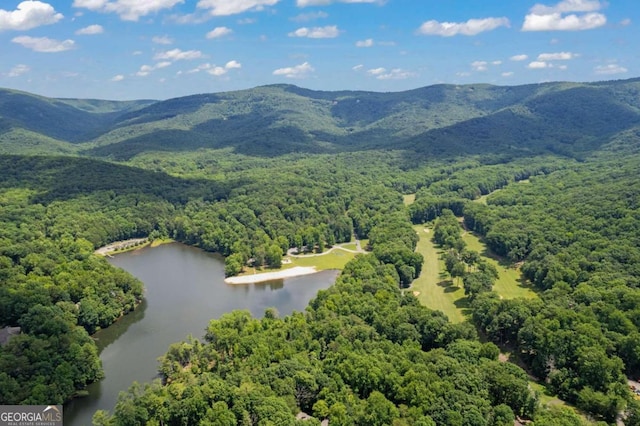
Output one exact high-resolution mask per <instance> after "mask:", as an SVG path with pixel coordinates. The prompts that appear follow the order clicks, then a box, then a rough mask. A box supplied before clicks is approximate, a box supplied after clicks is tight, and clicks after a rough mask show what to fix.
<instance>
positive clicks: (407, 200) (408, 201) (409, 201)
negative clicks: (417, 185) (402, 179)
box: [402, 194, 416, 206]
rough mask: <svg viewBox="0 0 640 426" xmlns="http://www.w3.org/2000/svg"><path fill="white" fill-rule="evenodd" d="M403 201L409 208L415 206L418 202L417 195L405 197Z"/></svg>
mask: <svg viewBox="0 0 640 426" xmlns="http://www.w3.org/2000/svg"><path fill="white" fill-rule="evenodd" d="M402 199H403V201H404V205H405V206H409V205H411V204H413V202H414V201H415V200H416V194H407V195H403V196H402Z"/></svg>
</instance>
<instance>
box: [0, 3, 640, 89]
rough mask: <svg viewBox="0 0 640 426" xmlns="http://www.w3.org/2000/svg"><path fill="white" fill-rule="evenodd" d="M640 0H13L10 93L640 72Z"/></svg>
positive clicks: (3, 23)
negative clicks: (639, 45)
mask: <svg viewBox="0 0 640 426" xmlns="http://www.w3.org/2000/svg"><path fill="white" fill-rule="evenodd" d="M638 25H640V7H638V0H611V1H609V2H606V1H603V0H561V1H557V0H551V1H546V0H543V1H529V0H513V1H511V0H41V1H36V0H28V1H15V0H2V2H0V46H1V50H0V87H6V88H13V89H19V90H25V91H29V92H33V93H37V94H41V95H45V96H54V97H79V98H102V99H140V98H151V99H167V98H171V97H176V96H184V95H189V94H194V93H206V92H220V91H227V90H236V89H244V88H250V87H255V86H259V85H264V84H273V83H290V84H296V85H298V86H302V87H307V88H311V89H318V90H340V89H352V90H373V91H399V90H407V89H412V88H416V87H421V86H428V85H432V84H438V83H452V84H467V83H491V84H497V85H517V84H525V83H539V82H544V81H558V80H562V81H599V80H611V79H624V78H632V77H638V76H640V48H638V40H640V31H639V30H638Z"/></svg>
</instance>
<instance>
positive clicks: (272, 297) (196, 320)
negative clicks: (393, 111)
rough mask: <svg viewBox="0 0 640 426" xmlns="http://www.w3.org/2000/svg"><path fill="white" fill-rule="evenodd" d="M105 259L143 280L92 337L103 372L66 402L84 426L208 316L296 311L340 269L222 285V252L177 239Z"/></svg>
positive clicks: (68, 412) (70, 418)
mask: <svg viewBox="0 0 640 426" xmlns="http://www.w3.org/2000/svg"><path fill="white" fill-rule="evenodd" d="M109 261H110V262H111V263H112V264H113V265H114V266H118V267H120V268H122V269H124V270H126V271H129V272H130V273H131V274H133V275H134V276H136V277H137V278H139V279H140V280H141V281H142V282H143V283H144V285H145V288H146V292H145V301H144V302H143V303H142V304H141V306H139V307H138V309H136V311H135V312H133V313H131V314H129V315H126V316H125V317H124V318H123V319H122V320H120V321H118V322H117V323H116V324H113V325H112V326H111V327H109V328H107V329H105V330H101V331H99V332H98V333H96V335H95V336H94V337H95V338H96V342H97V344H98V348H99V350H100V358H101V359H102V365H103V368H104V372H105V378H104V380H102V381H100V382H98V383H94V384H92V385H91V386H89V388H88V391H89V396H87V397H85V398H80V399H77V400H74V401H71V402H70V403H69V404H67V405H65V407H64V424H65V425H66V426H89V425H91V418H92V417H93V414H94V413H95V412H96V410H100V409H104V410H109V411H113V407H114V406H115V403H116V401H117V398H118V392H120V391H122V390H126V389H128V388H129V386H130V385H131V384H132V383H133V382H134V381H138V382H141V383H143V382H150V381H152V380H153V379H154V378H156V377H157V366H158V364H157V358H158V357H159V356H161V355H163V354H164V353H165V352H166V351H167V349H168V347H169V345H170V344H171V343H173V342H178V341H182V340H184V339H185V338H186V337H187V335H189V334H192V335H193V336H194V337H196V338H200V337H202V336H203V335H204V330H205V328H206V326H207V324H208V322H209V320H210V319H213V318H219V317H220V316H221V315H222V314H224V313H226V312H230V311H232V310H235V309H248V310H249V311H251V313H252V314H253V315H254V316H256V317H262V315H263V314H264V311H265V309H267V308H269V307H275V308H276V309H277V310H278V312H280V315H287V314H290V313H291V312H293V311H294V310H296V311H302V310H304V308H305V307H306V306H307V304H308V302H309V301H310V300H311V299H312V298H313V297H314V296H315V295H316V293H317V292H318V290H321V289H325V288H328V287H329V286H330V285H331V284H333V282H334V281H335V278H336V277H337V275H338V272H337V271H322V272H319V273H317V274H312V275H306V276H302V277H296V278H287V279H285V280H278V281H274V282H269V283H262V284H250V285H228V284H225V283H224V281H223V280H224V262H223V260H222V258H221V257H220V256H217V255H215V254H211V253H207V252H204V251H202V250H199V249H196V248H193V247H188V246H185V245H182V244H177V243H174V244H166V245H162V246H159V247H156V248H146V249H142V250H138V251H133V252H129V253H123V254H119V255H117V256H115V257H114V258H112V259H110V260H109Z"/></svg>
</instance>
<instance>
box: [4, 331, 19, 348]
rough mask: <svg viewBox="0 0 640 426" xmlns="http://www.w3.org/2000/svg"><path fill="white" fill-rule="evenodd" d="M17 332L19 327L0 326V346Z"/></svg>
mask: <svg viewBox="0 0 640 426" xmlns="http://www.w3.org/2000/svg"><path fill="white" fill-rule="evenodd" d="M17 334H20V327H5V328H0V346H4V345H6V344H7V343H9V340H11V338H12V337H13V336H15V335H17Z"/></svg>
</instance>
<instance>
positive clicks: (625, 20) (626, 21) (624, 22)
mask: <svg viewBox="0 0 640 426" xmlns="http://www.w3.org/2000/svg"><path fill="white" fill-rule="evenodd" d="M620 25H622V26H623V27H628V26H629V25H631V19H629V18H625V19H623V20H622V21H620Z"/></svg>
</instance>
